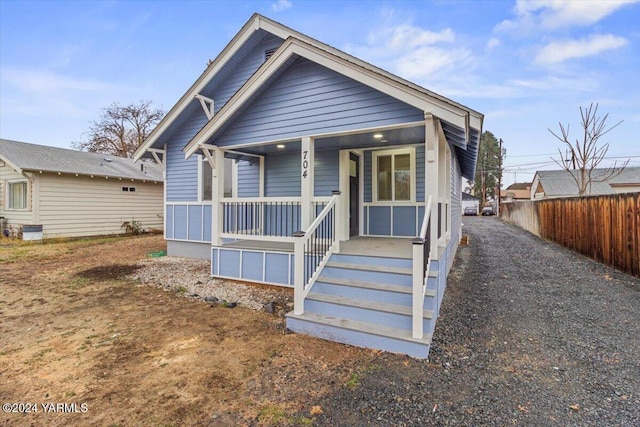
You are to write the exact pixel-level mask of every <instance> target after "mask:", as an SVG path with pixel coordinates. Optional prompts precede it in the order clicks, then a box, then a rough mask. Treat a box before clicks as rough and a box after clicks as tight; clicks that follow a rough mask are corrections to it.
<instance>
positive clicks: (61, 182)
mask: <svg viewBox="0 0 640 427" xmlns="http://www.w3.org/2000/svg"><path fill="white" fill-rule="evenodd" d="M163 187H164V186H163V178H162V169H161V168H160V167H159V166H158V165H157V164H155V163H154V162H146V161H145V162H134V161H133V160H132V159H125V158H121V157H113V156H108V155H105V154H100V153H86V152H82V151H75V150H68V149H64V148H57V147H47V146H43V145H36V144H27V143H25V142H17V141H10V140H6V139H0V226H2V233H3V234H5V235H10V234H17V233H16V231H17V230H18V229H21V230H23V234H24V238H25V239H40V238H54V237H82V236H97V235H108V234H119V233H124V232H125V231H126V229H123V228H122V225H123V223H124V222H127V221H128V222H130V223H132V222H133V221H136V224H137V225H140V226H141V227H143V228H145V229H152V228H157V229H161V228H162V224H163V218H162V214H163Z"/></svg>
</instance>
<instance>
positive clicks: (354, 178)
mask: <svg viewBox="0 0 640 427" xmlns="http://www.w3.org/2000/svg"><path fill="white" fill-rule="evenodd" d="M359 234H360V157H359V156H357V155H355V154H353V153H351V154H349V236H357V235H359Z"/></svg>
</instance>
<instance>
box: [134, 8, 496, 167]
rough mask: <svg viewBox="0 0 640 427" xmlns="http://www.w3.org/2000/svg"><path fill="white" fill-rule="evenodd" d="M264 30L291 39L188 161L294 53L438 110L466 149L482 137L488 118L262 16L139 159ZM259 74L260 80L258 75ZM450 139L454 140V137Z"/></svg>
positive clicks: (191, 147) (195, 142)
mask: <svg viewBox="0 0 640 427" xmlns="http://www.w3.org/2000/svg"><path fill="white" fill-rule="evenodd" d="M259 30H262V31H266V32H268V33H271V34H273V35H275V36H277V37H279V38H281V39H283V40H285V42H283V43H282V45H281V46H280V47H279V48H278V49H277V50H276V51H275V52H274V53H273V55H272V56H271V57H270V58H269V59H268V60H267V61H266V62H265V63H264V64H262V65H261V67H260V68H259V69H258V71H256V73H255V74H254V75H253V76H252V77H251V78H250V79H249V81H248V82H247V83H245V84H244V85H243V86H242V87H241V88H240V90H238V91H237V92H236V93H235V95H234V96H233V97H232V98H231V99H230V100H229V101H228V102H227V103H226V104H225V105H224V106H223V107H222V109H221V110H220V111H218V113H217V114H216V115H214V116H213V118H211V119H210V120H209V122H208V123H207V124H206V125H205V126H204V127H203V128H202V129H201V130H200V132H198V133H197V135H196V136H195V137H194V138H193V139H192V140H191V142H190V143H189V144H188V145H187V146H186V147H185V148H184V151H185V154H186V156H187V157H188V156H189V155H190V154H192V153H193V152H195V151H196V150H197V149H198V146H199V144H202V143H205V142H206V140H207V139H208V138H209V137H210V136H211V135H212V134H213V133H214V132H215V131H216V130H217V129H219V128H220V126H222V123H223V122H224V121H225V120H226V119H228V118H229V117H230V116H231V115H233V113H234V112H236V111H237V110H238V109H240V108H241V107H242V105H243V104H244V103H245V102H247V100H248V99H250V98H251V96H252V95H253V94H255V93H256V92H257V91H258V90H259V88H260V85H261V84H262V83H264V81H265V79H267V78H268V77H270V76H273V75H275V74H276V73H277V72H278V70H279V69H280V68H281V67H282V66H286V62H287V61H290V60H291V58H292V57H293V56H294V55H296V56H304V57H306V58H308V59H311V60H312V61H314V62H318V63H320V64H322V65H324V66H328V67H330V68H334V69H335V68H336V67H338V68H339V69H340V72H341V73H343V74H346V75H348V76H349V77H352V78H354V79H356V80H358V81H360V82H363V83H365V84H369V85H373V87H374V88H376V89H378V90H382V91H383V92H385V93H388V94H391V95H392V96H395V97H399V99H401V100H403V101H405V102H407V101H408V102H407V103H409V104H410V105H414V106H419V107H420V108H423V109H424V110H425V111H430V112H433V113H434V115H436V116H437V117H439V118H442V119H444V120H446V121H448V122H451V123H452V124H453V125H455V126H459V127H461V128H462V129H463V135H462V139H461V140H460V135H458V136H456V137H455V138H454V141H455V142H457V145H459V146H462V147H463V148H466V146H467V143H469V142H470V141H469V140H470V136H469V134H470V130H469V128H470V127H472V128H475V129H477V132H474V133H475V134H477V135H479V134H480V132H481V129H482V122H483V119H484V116H483V115H482V114H480V113H478V112H476V111H474V110H471V109H469V108H467V107H465V106H463V105H461V104H459V103H456V102H454V101H452V100H450V99H447V98H445V97H443V96H441V95H438V94H436V93H434V92H431V91H429V90H427V89H425V88H422V87H420V86H418V85H416V84H414V83H411V82H409V81H408V80H404V79H402V78H400V77H398V76H395V75H393V74H391V73H389V72H387V71H384V70H382V69H380V68H378V67H375V66H373V65H371V64H369V63H367V62H365V61H362V60H360V59H358V58H356V57H353V56H351V55H349V54H347V53H344V52H342V51H340V50H338V49H335V48H333V47H331V46H329V45H326V44H324V43H322V42H319V41H317V40H315V39H313V38H311V37H308V36H306V35H304V34H302V33H299V32H297V31H295V30H292V29H290V28H288V27H286V26H284V25H282V24H280V23H277V22H275V21H272V20H270V19H268V18H266V17H264V16H262V15H259V14H254V15H253V16H252V17H251V19H249V21H248V22H247V23H246V24H245V25H244V26H243V27H242V29H241V30H240V32H239V33H238V34H236V36H235V37H234V38H233V39H232V40H231V41H230V42H229V44H227V46H226V47H225V48H224V49H223V50H222V52H221V53H220V55H218V56H217V57H216V59H215V60H213V61H211V63H210V64H209V67H207V69H206V70H205V72H204V73H203V74H202V75H201V76H200V77H199V78H198V79H197V80H196V82H195V83H194V84H193V85H192V86H191V88H190V89H189V90H188V91H187V92H186V93H185V94H184V95H183V96H182V97H181V98H180V100H179V101H178V103H176V105H175V106H174V107H173V108H172V109H171V110H170V111H169V112H168V113H167V115H166V116H165V117H164V118H163V120H162V121H161V122H160V123H159V124H158V126H156V128H155V129H154V131H153V132H152V133H151V135H150V136H149V138H147V140H146V141H145V143H144V144H143V145H142V146H141V147H140V148H139V149H138V150H137V151H136V153H135V154H134V158H136V159H138V158H140V157H142V156H143V155H144V153H145V151H146V150H148V149H149V148H151V147H153V146H154V144H155V143H156V142H157V141H158V140H159V139H160V137H161V136H162V134H163V132H165V131H166V130H167V129H169V128H170V126H171V125H172V124H173V123H174V121H176V120H178V119H179V117H180V115H181V114H182V113H183V112H184V111H185V110H186V109H187V108H188V107H189V105H192V103H194V102H198V101H197V100H196V95H198V94H199V93H200V91H201V90H202V89H204V88H205V87H206V85H207V84H208V82H209V81H211V79H213V78H214V77H215V76H216V74H217V73H218V72H220V71H221V70H222V69H223V67H224V66H225V65H226V64H227V63H228V62H229V61H230V60H231V58H232V57H233V55H234V53H235V52H237V51H238V50H239V49H240V48H241V47H242V46H243V44H244V43H246V42H247V41H248V40H249V39H250V37H251V35H252V34H254V33H255V32H257V31H259ZM258 75H259V76H260V77H258ZM447 136H448V137H449V135H447ZM474 136H475V135H474ZM452 137H453V136H452ZM473 139H476V138H473ZM471 142H472V143H473V144H474V145H475V143H476V142H475V141H471ZM474 164H475V161H474ZM472 169H474V168H472Z"/></svg>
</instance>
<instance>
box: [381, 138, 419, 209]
mask: <svg viewBox="0 0 640 427" xmlns="http://www.w3.org/2000/svg"><path fill="white" fill-rule="evenodd" d="M415 152H416V151H415V149H414V148H402V149H396V150H384V151H374V152H373V156H372V161H373V165H372V166H373V167H372V169H373V194H374V197H373V198H374V200H375V201H376V202H413V201H415V188H416V161H415V157H416V155H415Z"/></svg>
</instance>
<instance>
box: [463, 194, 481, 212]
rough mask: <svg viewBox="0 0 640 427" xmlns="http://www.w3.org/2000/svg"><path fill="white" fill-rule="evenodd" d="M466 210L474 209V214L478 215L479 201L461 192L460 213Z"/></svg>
mask: <svg viewBox="0 0 640 427" xmlns="http://www.w3.org/2000/svg"><path fill="white" fill-rule="evenodd" d="M466 208H474V209H475V210H476V214H478V213H480V199H478V198H477V197H475V196H472V195H471V194H469V193H465V192H464V191H463V192H462V212H464V210H465V209H466Z"/></svg>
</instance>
